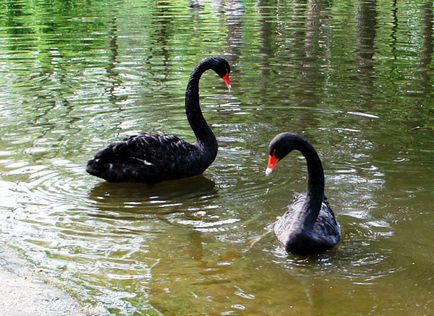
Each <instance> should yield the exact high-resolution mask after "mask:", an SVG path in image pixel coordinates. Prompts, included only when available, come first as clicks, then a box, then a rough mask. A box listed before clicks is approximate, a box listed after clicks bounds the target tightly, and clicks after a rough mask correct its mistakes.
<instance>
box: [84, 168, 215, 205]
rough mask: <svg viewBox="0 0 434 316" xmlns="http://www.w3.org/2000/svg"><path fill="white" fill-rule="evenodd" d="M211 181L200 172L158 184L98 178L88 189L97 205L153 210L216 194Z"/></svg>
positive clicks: (90, 196)
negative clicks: (194, 175)
mask: <svg viewBox="0 0 434 316" xmlns="http://www.w3.org/2000/svg"><path fill="white" fill-rule="evenodd" d="M216 195H217V190H216V188H215V183H214V181H212V180H210V179H208V178H206V177H204V176H202V175H200V176H196V177H191V178H186V179H180V180H173V181H165V182H162V183H157V184H152V185H150V184H144V183H110V182H100V183H98V184H96V185H95V186H94V187H93V188H92V189H91V190H90V192H89V198H90V199H91V200H93V201H94V202H95V204H96V206H97V208H98V209H100V210H102V211H104V210H112V211H113V210H116V211H126V212H137V213H155V212H158V210H156V209H158V208H166V209H167V208H169V209H170V207H171V206H173V207H176V206H179V205H182V203H184V202H186V201H192V200H193V199H208V198H212V197H215V196H216Z"/></svg>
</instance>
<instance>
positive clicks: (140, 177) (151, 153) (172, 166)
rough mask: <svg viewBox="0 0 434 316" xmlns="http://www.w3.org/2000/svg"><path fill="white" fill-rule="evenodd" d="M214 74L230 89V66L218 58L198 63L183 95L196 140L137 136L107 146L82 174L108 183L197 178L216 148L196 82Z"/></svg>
mask: <svg viewBox="0 0 434 316" xmlns="http://www.w3.org/2000/svg"><path fill="white" fill-rule="evenodd" d="M208 69H212V70H214V71H215V72H216V73H217V74H218V75H219V76H220V77H221V78H223V80H224V81H225V83H226V86H227V87H228V88H229V89H230V77H229V73H230V66H229V63H228V62H227V61H226V60H225V59H224V58H222V57H209V58H206V59H204V60H203V61H201V62H200V63H199V64H198V65H197V67H196V68H195V69H194V71H193V73H192V74H191V77H190V80H189V82H188V86H187V90H186V93H185V110H186V114H187V119H188V122H189V123H190V126H191V128H192V129H193V132H194V134H195V136H196V139H197V142H196V144H190V143H188V142H186V141H184V140H182V139H180V138H178V137H177V136H174V135H150V134H140V135H134V136H130V137H128V138H126V139H124V140H123V141H120V142H115V143H112V144H110V145H108V147H107V148H105V149H103V150H101V151H99V152H98V153H97V154H96V155H95V157H94V158H93V159H92V160H90V161H89V162H88V163H87V168H86V171H87V172H88V173H90V174H91V175H94V176H97V177H99V178H102V179H105V180H107V181H109V182H144V183H156V182H160V181H164V180H170V179H179V178H185V177H191V176H195V175H199V174H201V173H202V172H204V171H205V169H206V168H208V166H209V165H210V164H211V163H212V162H213V161H214V159H215V157H216V155H217V150H218V145H217V140H216V138H215V136H214V133H213V132H212V130H211V128H210V127H209V126H208V124H207V122H206V121H205V119H204V117H203V115H202V111H201V109H200V103H199V80H200V77H201V75H202V74H203V73H204V72H205V71H207V70H208Z"/></svg>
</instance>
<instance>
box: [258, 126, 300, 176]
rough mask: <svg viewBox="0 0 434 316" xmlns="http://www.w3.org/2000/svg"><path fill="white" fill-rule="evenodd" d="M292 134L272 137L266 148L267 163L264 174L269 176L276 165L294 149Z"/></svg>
mask: <svg viewBox="0 0 434 316" xmlns="http://www.w3.org/2000/svg"><path fill="white" fill-rule="evenodd" d="M293 136H294V134H292V133H281V134H278V135H277V136H276V137H274V138H273V139H272V140H271V142H270V145H269V146H268V163H267V169H266V170H265V174H266V175H267V176H268V175H270V174H271V173H272V172H273V170H274V168H275V167H276V166H277V163H278V162H279V161H280V160H282V159H283V158H285V156H286V155H288V154H289V153H290V152H291V151H292V150H293V149H295V141H296V139H295V138H294V137H293Z"/></svg>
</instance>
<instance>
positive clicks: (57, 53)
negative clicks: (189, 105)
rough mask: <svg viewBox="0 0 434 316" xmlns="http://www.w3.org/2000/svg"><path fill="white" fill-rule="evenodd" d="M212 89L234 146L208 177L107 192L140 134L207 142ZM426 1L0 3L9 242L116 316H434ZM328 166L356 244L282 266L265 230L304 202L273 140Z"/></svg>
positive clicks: (222, 131) (2, 210)
mask: <svg viewBox="0 0 434 316" xmlns="http://www.w3.org/2000/svg"><path fill="white" fill-rule="evenodd" d="M209 55H223V56H225V57H226V58H227V59H228V60H229V61H230V63H231V65H232V87H233V89H232V91H231V92H228V91H227V90H226V89H225V86H224V83H223V82H222V81H221V80H220V79H219V78H218V77H217V76H216V75H215V74H213V73H207V74H205V75H204V77H203V79H202V80H201V87H200V88H201V97H202V98H201V102H202V108H203V111H204V114H205V117H206V118H207V120H208V121H209V123H210V125H211V126H212V128H213V130H214V132H215V134H216V135H217V137H218V141H219V145H220V148H219V153H218V156H217V159H216V161H215V162H214V164H213V165H212V166H211V167H210V168H209V169H208V170H207V171H206V172H205V173H204V175H203V176H199V177H195V178H191V179H186V180H179V181H172V182H166V183H161V184H158V185H154V186H147V185H140V184H110V183H106V182H104V181H102V180H100V179H97V178H94V177H91V176H90V175H88V174H87V173H86V172H85V165H86V162H87V160H88V159H90V158H91V157H92V156H93V154H94V153H95V152H96V151H97V150H99V149H101V148H102V147H104V146H105V145H106V144H108V143H110V142H112V141H115V140H119V139H121V138H122V137H124V136H126V135H129V134H133V133H137V132H140V131H148V132H165V133H173V134H177V135H178V136H181V137H183V138H185V139H187V140H189V141H194V138H193V134H192V132H191V130H190V127H189V126H188V123H187V120H186V118H185V114H184V108H183V104H184V103H183V102H184V93H185V87H186V85H187V81H188V78H189V75H190V73H191V71H192V69H193V68H194V66H195V65H196V64H197V62H199V61H200V60H201V59H203V58H204V57H207V56H209ZM432 56H433V5H432V2H431V1H411V2H404V3H401V2H398V1H392V2H390V3H386V2H379V1H349V2H348V1H278V2H275V1H256V2H254V3H251V2H248V1H245V2H244V1H236V0H234V1H151V0H147V1H135V0H130V1H105V2H93V1H90V2H89V1H42V0H38V1H33V2H28V1H4V2H1V3H0V73H1V76H0V131H1V137H0V174H1V179H0V196H1V202H0V241H1V242H2V243H4V244H6V245H8V246H10V247H12V248H13V249H15V250H16V251H17V252H18V253H20V254H21V255H22V256H23V257H24V258H26V259H27V261H28V262H29V264H30V265H32V266H34V267H37V268H38V269H40V270H41V271H42V272H43V273H45V274H46V275H47V277H48V279H49V280H51V282H53V283H54V284H57V285H59V286H61V287H62V288H64V289H66V290H67V291H68V292H69V293H72V294H73V295H74V296H76V297H78V298H79V299H80V300H81V301H82V302H84V303H90V304H101V305H102V306H104V307H105V308H107V309H108V310H109V311H110V312H111V313H113V314H119V315H127V314H128V315H131V314H134V313H135V315H136V314H137V315H144V314H151V315H152V314H160V313H162V314H167V315H171V314H180V315H185V314H212V315H217V314H221V315H233V314H236V315H239V314H248V315H256V314H258V315H283V314H285V315H287V314H293V315H306V314H313V315H317V314H324V315H333V314H360V315H366V314H374V315H378V314H383V315H408V314H409V313H411V314H419V315H421V314H430V313H432V312H433V310H434V301H433V288H434V287H433V284H434V283H433V275H434V269H433V266H434V257H433V255H432V253H433V246H432V240H433V238H434V234H433V224H434V217H433V211H434V210H433V198H434V193H433V192H434V180H433V179H434V137H433V136H434V132H433V127H434V121H433V117H434V116H433V114H434V113H433V108H434V103H433V93H432V91H433V89H432V88H433V78H432V69H433V60H432ZM283 131H292V132H295V133H299V134H301V135H304V136H305V137H307V138H308V139H310V140H311V142H312V143H313V144H314V146H315V147H316V148H317V150H318V152H319V154H320V156H321V158H322V160H323V164H324V168H325V173H326V193H327V196H328V198H329V201H330V203H331V205H332V207H333V209H334V211H335V213H336V215H337V217H338V220H339V221H340V223H341V225H342V229H343V240H342V243H341V244H340V245H339V247H337V248H336V249H334V250H331V251H329V252H326V253H324V254H321V255H317V256H312V257H297V256H292V255H287V254H286V253H285V251H284V249H283V248H282V247H281V246H280V245H279V244H278V242H277V240H276V239H275V238H274V236H273V235H272V234H266V232H267V231H269V230H270V227H271V225H272V223H273V222H274V220H275V218H276V217H277V216H279V215H281V214H283V213H284V212H285V210H286V207H287V204H288V203H289V201H290V200H291V199H292V196H293V195H294V194H295V193H297V192H303V191H304V190H305V186H306V166H305V163H304V161H303V159H301V157H300V155H299V154H297V153H293V154H291V155H290V157H289V159H287V160H285V161H284V162H283V163H281V164H280V165H279V167H278V168H277V169H276V172H275V173H274V174H273V175H272V176H270V177H265V176H264V169H265V164H266V159H267V155H266V148H267V145H268V143H269V141H270V140H271V138H272V137H274V135H275V134H277V133H280V132H283Z"/></svg>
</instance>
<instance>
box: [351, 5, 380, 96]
mask: <svg viewBox="0 0 434 316" xmlns="http://www.w3.org/2000/svg"><path fill="white" fill-rule="evenodd" d="M376 18H377V3H376V1H360V2H359V7H358V9H357V16H356V19H357V35H358V51H357V57H358V59H357V62H358V71H359V83H360V89H359V90H360V94H361V95H362V96H364V99H365V100H363V102H364V103H365V104H369V101H368V100H369V99H370V98H371V97H372V95H373V94H374V76H375V73H374V72H375V69H374V59H373V58H374V54H375V36H376V26H377V20H376Z"/></svg>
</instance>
